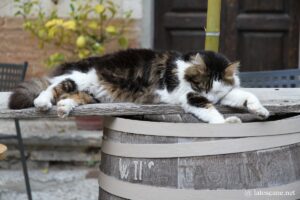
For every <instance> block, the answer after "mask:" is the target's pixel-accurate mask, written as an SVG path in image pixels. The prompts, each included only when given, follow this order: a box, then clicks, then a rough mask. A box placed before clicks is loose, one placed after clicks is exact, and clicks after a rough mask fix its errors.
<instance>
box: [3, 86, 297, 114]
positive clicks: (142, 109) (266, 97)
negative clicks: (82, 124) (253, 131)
mask: <svg viewBox="0 0 300 200" xmlns="http://www.w3.org/2000/svg"><path fill="white" fill-rule="evenodd" d="M247 90H248V91H250V92H252V93H254V94H255V95H257V96H258V98H259V99H260V100H261V102H262V103H263V105H264V106H266V108H267V109H268V110H269V111H270V112H271V114H272V115H277V114H284V113H300V89H299V88H296V89H288V88H284V89H283V88H282V89H265V88H262V89H247ZM0 94H1V95H0V97H1V98H0V118H6V119H9V118H20V119H25V118H53V117H57V114H56V107H55V106H54V107H53V108H52V109H51V110H50V111H49V112H46V113H42V112H39V111H37V110H36V109H35V108H28V109H22V110H9V109H7V106H6V104H7V101H8V96H9V93H0ZM217 107H218V109H219V110H220V112H221V113H224V114H237V113H245V112H246V111H245V110H240V109H232V108H228V107H224V106H217ZM183 113H185V112H184V111H183V109H182V108H181V107H179V106H176V105H169V104H155V105H150V104H149V105H138V104H133V103H103V104H89V105H83V106H79V107H77V108H76V109H75V110H74V111H73V112H72V113H71V115H70V116H88V115H101V116H118V115H141V114H149V115H151V114H183Z"/></svg>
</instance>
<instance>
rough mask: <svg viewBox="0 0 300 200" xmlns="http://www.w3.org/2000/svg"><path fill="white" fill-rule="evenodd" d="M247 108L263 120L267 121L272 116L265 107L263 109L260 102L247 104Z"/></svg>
mask: <svg viewBox="0 0 300 200" xmlns="http://www.w3.org/2000/svg"><path fill="white" fill-rule="evenodd" d="M247 108H248V110H249V112H251V113H253V114H256V115H257V116H259V117H261V118H262V119H267V118H268V117H269V116H270V113H269V111H268V110H267V109H266V108H265V107H263V106H262V105H261V104H260V103H259V102H253V103H251V102H249V103H248V104H247Z"/></svg>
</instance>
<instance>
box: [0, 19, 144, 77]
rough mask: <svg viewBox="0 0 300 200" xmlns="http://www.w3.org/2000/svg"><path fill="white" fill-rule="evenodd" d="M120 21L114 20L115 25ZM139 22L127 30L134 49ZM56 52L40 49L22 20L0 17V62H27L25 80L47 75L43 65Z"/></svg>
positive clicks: (49, 47) (113, 45) (113, 46)
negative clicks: (24, 27) (24, 28)
mask: <svg viewBox="0 0 300 200" xmlns="http://www.w3.org/2000/svg"><path fill="white" fill-rule="evenodd" d="M119 22H120V21H119V20H116V22H115V24H116V25H117V24H118V23H119ZM139 24H140V22H139V21H138V20H135V21H133V22H132V23H131V24H130V25H129V27H128V29H127V34H126V35H127V36H128V38H129V44H130V45H129V46H130V47H131V48H136V47H139V46H140V39H139V38H140V32H141V31H140V28H139ZM117 47H118V45H117V44H116V42H111V43H110V44H109V45H108V47H107V52H113V51H115V50H116V49H117ZM55 52H57V50H56V47H55V46H54V45H46V48H44V49H40V48H39V45H38V41H37V40H36V39H35V38H34V37H33V36H32V35H31V34H30V33H28V32H26V31H24V30H23V28H22V19H20V18H16V17H0V62H9V63H22V62H24V61H28V62H29V68H28V71H27V75H26V79H30V78H32V77H40V76H43V75H45V74H47V73H48V72H49V71H51V69H49V68H47V67H46V65H45V60H46V58H47V57H48V56H49V55H51V54H52V53H55Z"/></svg>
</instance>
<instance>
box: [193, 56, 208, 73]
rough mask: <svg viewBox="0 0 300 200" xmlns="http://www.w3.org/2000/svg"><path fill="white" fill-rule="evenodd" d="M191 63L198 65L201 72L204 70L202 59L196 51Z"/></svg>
mask: <svg viewBox="0 0 300 200" xmlns="http://www.w3.org/2000/svg"><path fill="white" fill-rule="evenodd" d="M192 62H193V64H195V65H198V68H199V70H200V71H201V72H204V71H205V69H206V65H205V62H204V60H203V59H202V57H201V55H200V54H199V53H197V54H196V55H195V57H194V58H193V61H192Z"/></svg>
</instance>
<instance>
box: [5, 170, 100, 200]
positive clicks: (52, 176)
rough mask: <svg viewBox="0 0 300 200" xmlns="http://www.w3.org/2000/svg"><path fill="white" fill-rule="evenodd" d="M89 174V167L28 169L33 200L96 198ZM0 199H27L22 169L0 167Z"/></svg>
mask: <svg viewBox="0 0 300 200" xmlns="http://www.w3.org/2000/svg"><path fill="white" fill-rule="evenodd" d="M93 171H94V172H95V170H93ZM89 174H91V169H72V170H61V169H49V171H48V172H47V171H45V170H33V171H30V180H31V187H32V194H33V200H96V199H98V182H97V179H96V178H95V177H94V178H89V177H90V175H89ZM94 174H95V173H94ZM94 176H95V175H94ZM0 199H1V200H27V195H26V192H25V184H24V179H23V174H22V172H21V171H16V170H0Z"/></svg>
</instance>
